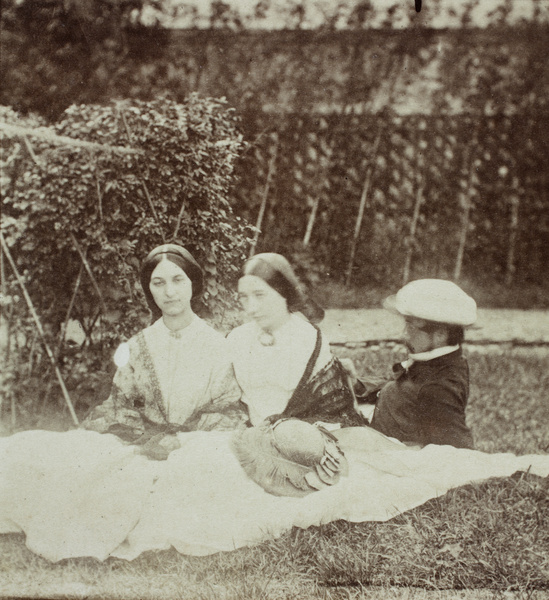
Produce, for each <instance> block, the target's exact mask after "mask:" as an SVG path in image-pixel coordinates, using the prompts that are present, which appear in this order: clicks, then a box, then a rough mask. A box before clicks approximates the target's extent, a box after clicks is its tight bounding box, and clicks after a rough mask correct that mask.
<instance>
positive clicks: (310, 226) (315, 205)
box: [303, 195, 320, 247]
mask: <svg viewBox="0 0 549 600" xmlns="http://www.w3.org/2000/svg"><path fill="white" fill-rule="evenodd" d="M319 204H320V195H317V197H316V198H315V200H314V203H313V208H312V209H311V214H310V215H309V221H308V223H307V230H306V231H305V237H304V238H303V245H304V246H305V247H307V246H308V245H309V242H310V241H311V234H312V232H313V225H314V223H315V219H316V213H317V211H318V205H319Z"/></svg>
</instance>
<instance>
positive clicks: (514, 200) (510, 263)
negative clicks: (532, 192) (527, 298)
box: [505, 181, 520, 285]
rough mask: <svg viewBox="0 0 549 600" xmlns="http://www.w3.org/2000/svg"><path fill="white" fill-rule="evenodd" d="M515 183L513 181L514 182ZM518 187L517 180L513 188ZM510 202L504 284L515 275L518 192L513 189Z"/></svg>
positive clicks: (511, 280)
mask: <svg viewBox="0 0 549 600" xmlns="http://www.w3.org/2000/svg"><path fill="white" fill-rule="evenodd" d="M514 183H515V182H514ZM516 187H518V181H516V185H515V189H516ZM509 203H510V204H511V222H510V232H509V250H508V251H507V266H506V269H505V285H511V284H512V283H513V278H514V276H515V270H516V268H515V252H516V246H517V237H518V226H519V205H520V199H519V195H518V193H516V192H515V191H514V192H513V195H512V196H511V197H510V198H509Z"/></svg>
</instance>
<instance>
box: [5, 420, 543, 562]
mask: <svg viewBox="0 0 549 600" xmlns="http://www.w3.org/2000/svg"><path fill="white" fill-rule="evenodd" d="M345 431H346V432H350V436H348V438H347V439H346V440H343V441H342V445H343V447H344V448H345V449H346V455H347V458H348V461H349V476H348V477H345V478H342V479H341V480H340V482H339V483H338V484H337V485H335V486H333V487H332V488H328V489H325V490H322V491H319V492H313V493H311V494H310V495H308V496H306V497H304V498H288V497H276V496H272V495H270V494H268V493H267V492H265V491H264V490H263V489H262V488H261V487H259V486H258V485H257V484H255V483H254V482H253V481H251V480H250V479H248V478H247V476H246V474H245V473H244V471H243V470H242V469H241V467H240V465H239V463H238V461H237V460H236V458H235V457H234V455H233V454H232V452H231V450H230V438H231V436H232V435H233V434H232V432H217V431H214V432H200V431H198V432H192V433H182V434H178V435H179V440H180V442H181V448H180V449H179V450H177V451H175V452H172V453H171V454H170V456H169V459H168V460H167V461H164V462H155V461H149V460H147V459H145V458H143V457H142V456H139V455H136V454H135V453H134V451H133V448H132V447H131V446H127V445H124V444H122V443H121V442H119V441H118V440H117V438H115V437H114V436H110V435H101V434H97V433H95V432H91V431H72V432H67V433H52V432H44V431H31V432H24V433H19V434H15V435H13V436H11V437H8V438H2V439H0V532H3V533H7V532H12V531H23V532H24V533H25V534H26V538H27V545H28V547H29V548H30V549H31V550H33V551H34V552H36V553H38V554H40V555H42V556H44V557H45V558H47V559H49V560H51V561H58V560H61V559H63V558H69V557H77V556H93V557H95V558H98V559H99V560H104V559H105V558H107V557H108V556H117V557H121V558H125V559H133V558H135V557H136V556H138V555H139V554H141V553H142V552H144V551H146V550H153V549H168V548H170V547H171V546H173V547H175V548H176V549H177V550H178V551H179V552H181V553H184V554H190V555H206V554H212V553H215V552H219V551H228V550H233V549H236V548H239V547H242V546H247V545H253V544H257V543H259V542H261V541H264V540H267V539H270V538H273V537H277V536H280V535H281V534H282V533H283V532H285V531H287V530H288V529H290V528H291V527H293V526H298V527H302V528H306V527H309V526H310V525H318V524H321V523H328V522H330V521H333V520H337V519H346V520H348V521H353V522H360V521H386V520H388V519H390V518H392V517H394V516H395V515H397V514H399V513H401V512H404V511H406V510H410V509H411V508H414V507H416V506H419V505H420V504H423V503H424V502H426V501H427V500H429V499H430V498H434V497H436V496H440V495H442V494H444V493H445V492H447V491H448V490H449V489H451V488H453V487H457V486H460V485H464V484H467V483H471V482H475V481H482V480H485V479H488V478H490V477H501V476H508V475H512V474H513V473H515V472H516V471H526V470H530V472H531V473H534V474H537V475H540V476H544V477H545V476H549V456H537V455H530V456H522V457H517V456H514V455H512V454H485V453H482V452H477V451H473V450H463V449H456V448H453V447H450V446H427V447H426V448H424V449H422V450H417V449H409V448H407V447H405V446H403V445H401V444H398V443H391V442H389V441H388V439H387V438H385V437H384V436H381V435H380V434H378V433H377V432H374V431H373V430H371V429H367V428H353V429H352V430H351V429H349V430H345Z"/></svg>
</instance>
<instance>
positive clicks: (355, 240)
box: [345, 128, 381, 286]
mask: <svg viewBox="0 0 549 600" xmlns="http://www.w3.org/2000/svg"><path fill="white" fill-rule="evenodd" d="M380 139H381V128H380V129H379V131H378V132H377V138H376V141H375V142H374V147H373V150H372V154H371V162H370V166H369V167H368V172H367V173H366V179H365V180H364V187H363V188H362V195H361V196H360V206H359V207H358V215H357V218H356V223H355V233H354V236H353V244H352V246H351V256H350V258H349V265H348V266H347V276H346V278H345V285H346V286H348V285H349V284H350V283H351V274H352V272H353V265H354V262H355V252H356V245H357V243H358V237H359V235H360V227H361V225H362V218H363V217H364V208H365V207H366V198H367V197H368V191H369V189H370V183H371V181H372V173H373V171H374V161H375V159H376V156H377V148H378V146H379V141H380Z"/></svg>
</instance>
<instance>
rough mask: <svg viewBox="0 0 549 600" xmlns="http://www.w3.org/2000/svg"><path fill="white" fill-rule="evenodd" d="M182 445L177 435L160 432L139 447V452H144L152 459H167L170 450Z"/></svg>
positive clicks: (144, 454) (143, 453)
mask: <svg viewBox="0 0 549 600" xmlns="http://www.w3.org/2000/svg"><path fill="white" fill-rule="evenodd" d="M180 447H181V444H180V443H179V440H178V439H177V436H176V435H165V434H163V433H160V434H158V435H155V436H153V437H152V438H151V439H150V440H149V441H148V442H146V443H145V444H143V446H138V447H137V450H136V452H137V454H142V455H143V456H146V457H147V458H150V459H151V460H166V459H167V458H168V456H169V455H170V452H173V451H174V450H177V449H178V448H180Z"/></svg>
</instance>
